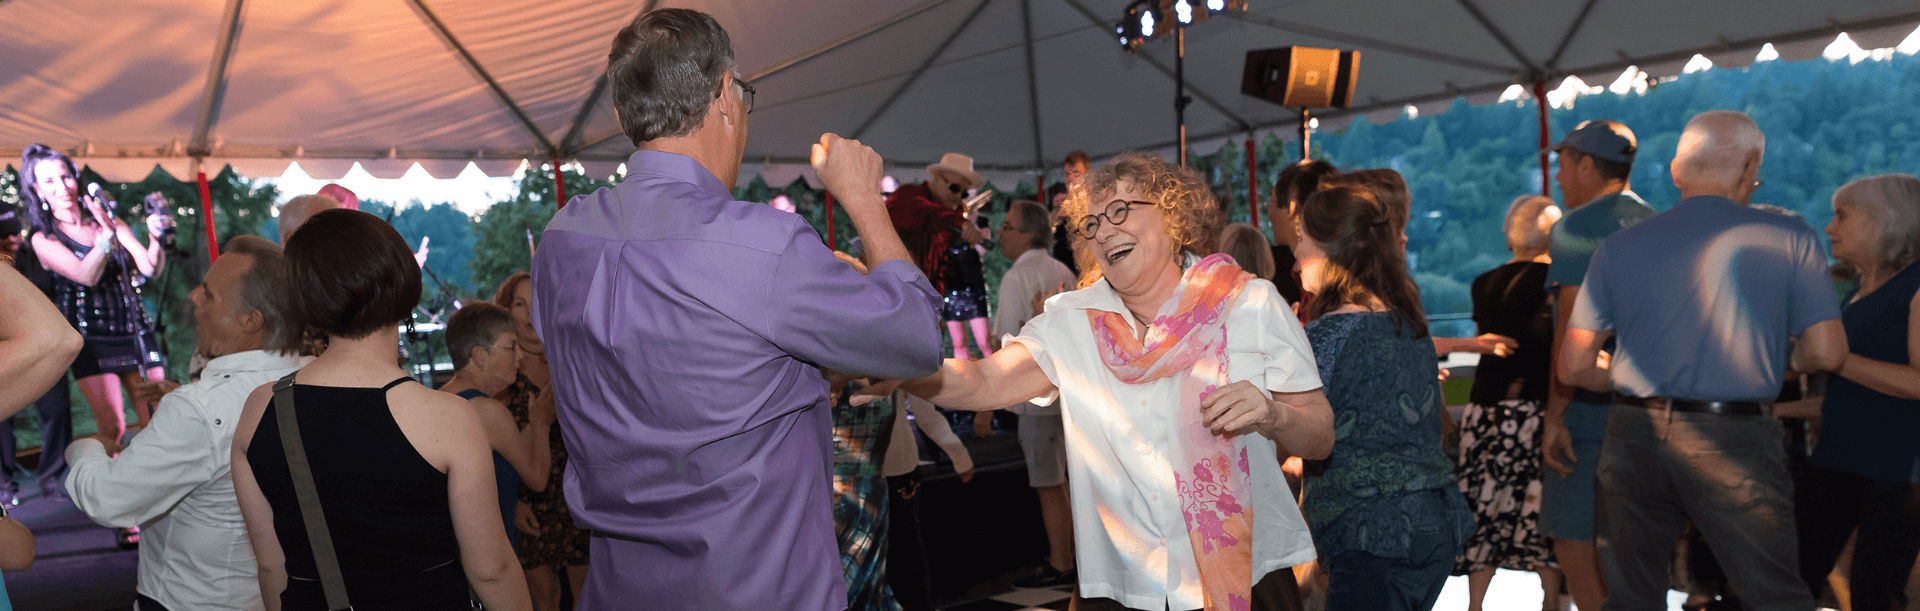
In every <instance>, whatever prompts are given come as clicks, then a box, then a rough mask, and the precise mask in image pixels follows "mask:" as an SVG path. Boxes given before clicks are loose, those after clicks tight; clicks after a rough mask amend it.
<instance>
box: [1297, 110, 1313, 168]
mask: <svg viewBox="0 0 1920 611" xmlns="http://www.w3.org/2000/svg"><path fill="white" fill-rule="evenodd" d="M1312 124H1313V117H1310V116H1307V109H1306V108H1301V109H1300V160H1301V161H1306V160H1307V157H1308V153H1311V152H1313V147H1312V146H1311V142H1312V139H1313V129H1312Z"/></svg>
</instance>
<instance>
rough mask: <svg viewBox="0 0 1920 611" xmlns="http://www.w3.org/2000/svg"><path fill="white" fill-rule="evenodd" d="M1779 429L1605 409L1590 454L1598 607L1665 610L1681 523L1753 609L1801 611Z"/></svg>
mask: <svg viewBox="0 0 1920 611" xmlns="http://www.w3.org/2000/svg"><path fill="white" fill-rule="evenodd" d="M1783 439H1784V435H1783V431H1782V429H1781V428H1780V422H1779V421H1778V420H1775V419H1774V418H1773V417H1772V416H1764V415H1754V416H1730V415H1720V414H1703V413H1692V412H1671V411H1667V410H1650V409H1646V408H1641V407H1633V406H1626V405H1615V406H1614V407H1613V414H1612V415H1611V418H1610V420H1609V421H1608V423H1607V438H1606V441H1605V442H1604V443H1603V444H1602V446H1601V450H1600V468H1599V475H1598V477H1597V478H1596V485H1598V487H1599V496H1598V498H1599V503H1598V504H1599V508H1598V509H1599V511H1598V514H1599V520H1600V524H1599V526H1600V528H1599V529H1598V532H1597V533H1596V544H1597V546H1598V547H1599V549H1600V568H1601V570H1603V571H1604V572H1605V574H1606V579H1607V588H1608V593H1607V602H1606V605H1605V606H1604V608H1605V609H1606V611H1640V610H1649V611H1650V610H1654V609H1666V608H1667V585H1668V569H1669V568H1670V565H1671V563H1672V558H1673V544H1674V540H1675V538H1677V537H1679V536H1680V531H1681V530H1682V529H1683V528H1685V526H1686V523H1687V520H1688V519H1689V518H1691V519H1692V520H1693V522H1694V524H1695V525H1696V526H1698V527H1699V528H1700V534H1701V536H1703V537H1704V538H1705V539H1706V541H1707V544H1708V545H1710V546H1712V547H1713V550H1714V552H1715V555H1716V556H1718V557H1719V560H1720V564H1721V567H1722V568H1723V569H1724V570H1725V571H1726V574H1727V581H1728V584H1729V585H1730V586H1732V589H1733V593H1734V594H1736V595H1738V596H1739V597H1740V600H1741V601H1742V602H1744V603H1745V604H1746V605H1747V608H1748V609H1752V610H1754V611H1767V610H1771V609H1780V610H1791V611H1807V610H1809V609H1812V608H1813V597H1812V596H1809V595H1808V594H1807V588H1806V587H1805V584H1804V582H1802V581H1801V580H1800V578H1799V562H1798V560H1799V545H1798V538H1797V535H1796V534H1795V530H1794V522H1793V517H1794V512H1793V482H1792V480H1791V478H1790V477H1789V476H1788V474H1787V455H1786V450H1785V448H1784V441H1783Z"/></svg>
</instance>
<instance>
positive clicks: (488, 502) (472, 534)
mask: <svg viewBox="0 0 1920 611" xmlns="http://www.w3.org/2000/svg"><path fill="white" fill-rule="evenodd" d="M461 407H464V406H461ZM442 426H443V427H444V428H445V431H444V432H445V434H446V435H447V438H446V445H445V448H446V452H447V454H446V465H447V506H448V510H449V511H450V513H452V515H453V534H454V538H455V540H457V541H458V542H459V545H460V566H461V568H462V569H464V570H465V572H466V574H467V585H469V586H471V587H472V588H473V591H474V592H475V593H476V594H478V595H479V597H480V602H481V603H483V604H485V605H486V607H487V608H488V609H510V610H519V611H531V610H532V608H533V607H532V599H531V598H530V597H529V596H528V594H527V581H526V575H525V574H524V573H523V572H521V570H520V563H519V561H518V560H516V559H515V558H514V555H513V545H512V544H511V543H509V542H508V541H507V531H506V528H505V525H504V524H501V521H500V498H499V496H498V492H497V488H496V487H495V486H494V480H493V459H492V457H491V456H489V455H488V451H489V450H488V445H487V435H486V432H485V431H483V430H482V428H481V425H480V420H479V418H477V417H475V416H474V415H473V412H472V411H470V410H466V409H457V408H456V409H450V410H445V417H444V418H443V422H442Z"/></svg>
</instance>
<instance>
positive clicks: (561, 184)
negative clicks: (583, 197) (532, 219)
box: [553, 157, 567, 210]
mask: <svg viewBox="0 0 1920 611" xmlns="http://www.w3.org/2000/svg"><path fill="white" fill-rule="evenodd" d="M553 196H554V206H553V209H554V210H559V209H561V208H565V207H567V180H566V177H565V176H562V175H561V174H560V158H559V157H555V158H553Z"/></svg>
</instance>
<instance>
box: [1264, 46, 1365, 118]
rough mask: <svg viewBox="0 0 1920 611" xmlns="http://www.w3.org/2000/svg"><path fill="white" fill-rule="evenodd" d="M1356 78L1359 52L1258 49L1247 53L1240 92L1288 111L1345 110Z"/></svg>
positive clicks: (1351, 102) (1356, 80)
mask: <svg viewBox="0 0 1920 611" xmlns="http://www.w3.org/2000/svg"><path fill="white" fill-rule="evenodd" d="M1359 78H1360V52H1359V51H1341V50H1339V49H1316V48H1312V47H1280V48H1277V49H1260V50H1256V51H1248V52H1247V65H1246V71H1245V72H1244V73H1242V75H1241V77H1240V92H1241V93H1244V94H1247V95H1250V96H1253V97H1256V98H1260V99H1262V100H1266V101H1268V102H1273V103H1275V104H1279V105H1281V106H1286V107H1288V108H1347V107H1349V106H1352V105H1353V89H1354V85H1355V84H1356V83H1358V82H1359Z"/></svg>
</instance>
